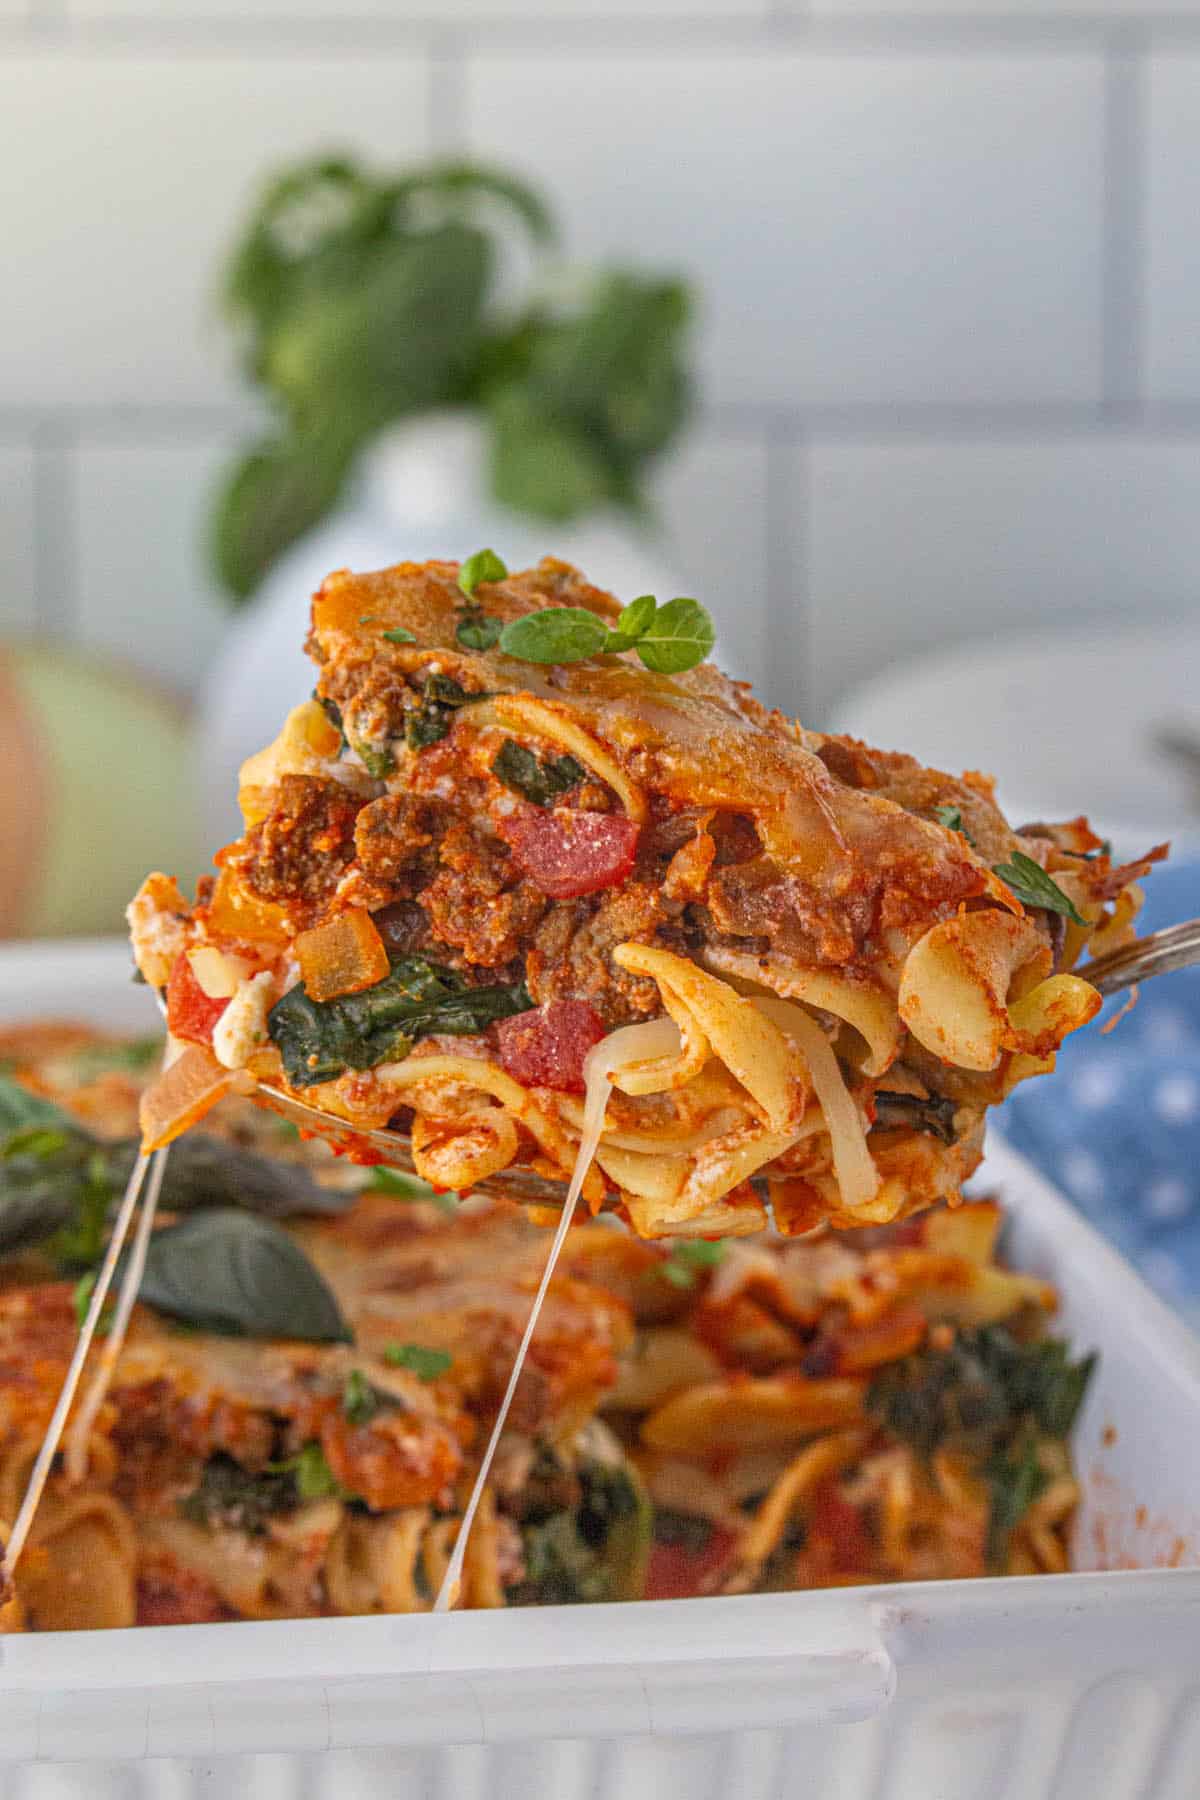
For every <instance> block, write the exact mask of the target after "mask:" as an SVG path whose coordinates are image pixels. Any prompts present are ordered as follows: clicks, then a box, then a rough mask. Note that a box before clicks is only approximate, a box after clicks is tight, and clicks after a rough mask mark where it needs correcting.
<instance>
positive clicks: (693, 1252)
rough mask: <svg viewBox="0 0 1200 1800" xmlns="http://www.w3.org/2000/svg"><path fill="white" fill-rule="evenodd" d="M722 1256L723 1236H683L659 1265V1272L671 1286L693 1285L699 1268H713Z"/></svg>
mask: <svg viewBox="0 0 1200 1800" xmlns="http://www.w3.org/2000/svg"><path fill="white" fill-rule="evenodd" d="M724 1256H725V1240H724V1238H714V1239H710V1238H685V1239H684V1240H683V1242H682V1243H679V1244H676V1245H675V1247H674V1249H673V1250H672V1251H671V1254H670V1256H669V1257H668V1259H667V1261H666V1262H665V1263H662V1264H661V1265H660V1267H661V1273H662V1274H663V1275H664V1276H665V1277H666V1279H667V1280H668V1281H669V1282H670V1283H671V1286H672V1287H677V1288H690V1287H694V1286H695V1285H696V1278H697V1276H698V1275H699V1274H700V1272H701V1270H703V1269H715V1268H716V1267H717V1265H718V1263H720V1262H721V1261H722V1260H723V1258H724Z"/></svg>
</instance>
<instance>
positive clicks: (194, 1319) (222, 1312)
mask: <svg viewBox="0 0 1200 1800" xmlns="http://www.w3.org/2000/svg"><path fill="white" fill-rule="evenodd" d="M139 1292H140V1297H141V1299H142V1300H143V1301H144V1302H145V1303H146V1304H147V1305H148V1306H153V1307H155V1308H157V1310H158V1311H159V1312H162V1313H166V1314H167V1316H168V1317H169V1318H172V1319H182V1320H183V1321H184V1322H185V1323H186V1324H188V1325H194V1326H196V1327H197V1328H198V1329H199V1330H200V1331H212V1332H216V1333H218V1334H219V1335H221V1336H223V1337H253V1338H299V1339H301V1340H302V1341H304V1342H306V1343H312V1344H328V1343H343V1344H345V1343H351V1342H353V1335H352V1333H351V1331H350V1327H349V1326H348V1325H347V1323H346V1321H345V1319H344V1318H343V1317H342V1314H341V1310H340V1308H339V1306H338V1303H337V1300H336V1299H335V1298H334V1295H333V1292H332V1290H331V1289H330V1287H329V1286H328V1284H327V1283H326V1281H325V1280H324V1277H323V1276H321V1275H320V1274H318V1272H317V1270H316V1269H315V1268H314V1266H313V1264H312V1263H311V1262H310V1261H309V1260H308V1257H307V1256H306V1255H305V1254H304V1252H303V1250H302V1249H301V1248H300V1246H299V1244H298V1243H297V1242H296V1241H295V1239H294V1238H291V1237H289V1236H288V1234H287V1232H286V1231H283V1230H282V1229H281V1228H280V1227H279V1226H278V1225H274V1224H272V1223H271V1222H270V1221H269V1220H267V1219H258V1218H255V1217H254V1216H253V1215H252V1214H250V1213H245V1212H237V1211H235V1210H233V1209H232V1208H228V1209H225V1208H222V1209H219V1210H217V1209H214V1210H212V1211H206V1212H199V1213H194V1214H193V1215H192V1216H191V1217H190V1218H187V1219H183V1220H182V1221H181V1222H180V1223H179V1224H178V1225H168V1226H166V1227H165V1228H164V1229H163V1230H161V1231H156V1232H155V1233H154V1234H153V1236H152V1237H151V1239H150V1245H149V1249H148V1251H147V1255H146V1270H145V1274H144V1275H143V1277H142V1285H141V1288H140V1290H139Z"/></svg>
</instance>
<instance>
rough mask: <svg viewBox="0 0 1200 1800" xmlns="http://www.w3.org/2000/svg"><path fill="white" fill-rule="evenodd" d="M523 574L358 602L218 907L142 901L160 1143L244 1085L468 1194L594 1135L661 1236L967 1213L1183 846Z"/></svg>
mask: <svg viewBox="0 0 1200 1800" xmlns="http://www.w3.org/2000/svg"><path fill="white" fill-rule="evenodd" d="M473 560H475V559H473ZM491 562H492V565H493V566H492V567H491V572H492V573H494V574H496V577H497V578H496V579H494V580H490V581H482V582H476V581H474V580H470V581H468V580H467V578H466V568H465V566H464V567H463V568H460V566H459V565H458V564H455V563H450V562H434V563H428V564H423V565H417V564H411V563H406V564H401V565H400V566H398V567H396V568H392V569H387V570H384V571H382V572H381V573H379V574H374V575H362V576H356V575H351V574H348V573H345V572H343V573H340V574H336V575H333V576H331V577H330V578H329V579H328V580H327V581H326V582H325V583H324V585H323V586H322V587H321V589H320V590H319V591H318V593H317V594H316V596H315V597H314V600H313V607H312V627H311V632H310V635H309V639H308V649H309V652H310V654H311V656H312V659H313V662H314V665H315V670H316V687H315V690H314V695H313V698H312V699H311V700H310V701H308V702H306V703H305V704H303V705H301V706H299V707H298V708H297V709H296V710H295V711H294V712H293V713H292V714H291V715H290V717H289V718H288V720H287V721H286V724H285V725H284V728H283V730H282V732H281V734H280V736H279V737H278V738H277V740H276V741H275V742H274V743H273V744H272V745H270V746H269V748H267V749H266V750H264V751H262V752H261V753H260V754H259V755H257V756H255V757H252V758H251V759H250V760H249V761H248V762H247V763H246V764H245V765H244V767H243V769H242V772H241V791H240V801H241V807H242V813H243V817H244V820H245V830H244V832H243V835H242V837H241V838H240V839H239V840H238V841H237V842H236V843H233V844H231V845H229V846H228V847H227V848H225V849H224V850H222V851H221V852H220V853H219V855H218V856H217V859H216V862H217V870H218V872H217V874H216V877H215V879H206V880H205V881H203V882H202V883H201V886H200V890H199V892H198V894H197V896H196V898H195V900H194V902H193V903H189V902H187V901H186V900H185V898H184V897H183V895H182V894H181V893H180V892H179V890H178V889H177V887H176V886H175V884H174V882H173V881H172V880H170V879H169V878H168V877H167V876H165V875H162V874H156V875H152V876H150V877H149V878H148V880H147V881H146V883H145V884H144V885H143V887H142V889H141V890H140V892H139V893H138V895H137V896H136V898H135V899H134V901H133V903H132V905H131V908H130V922H131V929H132V937H133V944H134V950H135V954H136V957H137V961H138V966H139V968H140V970H141V972H142V974H143V975H144V976H145V978H146V979H147V981H149V982H151V983H152V984H153V985H154V986H155V987H157V988H161V989H163V990H164V991H165V995H166V1004H167V1015H168V1021H169V1026H170V1030H171V1032H172V1034H173V1035H174V1037H175V1038H176V1039H177V1040H178V1041H179V1044H180V1046H181V1047H182V1054H181V1055H180V1057H179V1059H178V1060H177V1062H176V1063H175V1065H174V1066H173V1068H172V1069H171V1070H170V1071H169V1072H168V1074H167V1075H166V1076H165V1077H164V1078H163V1083H162V1085H161V1087H160V1088H159V1089H157V1090H156V1091H155V1092H154V1093H152V1095H151V1097H150V1103H149V1104H148V1106H147V1109H146V1113H145V1118H144V1124H145V1141H146V1144H147V1145H148V1146H150V1145H155V1144H161V1143H164V1142H167V1141H168V1140H169V1139H170V1138H171V1137H172V1136H173V1135H175V1134H177V1133H178V1132H179V1131H181V1130H183V1129H184V1128H185V1127H186V1126H187V1125H188V1124H189V1123H190V1122H192V1121H193V1120H194V1119H196V1118H197V1117H199V1116H201V1114H202V1113H203V1111H204V1109H205V1107H206V1106H208V1105H209V1104H211V1102H212V1101H213V1100H214V1099H215V1098H217V1097H218V1096H220V1095H221V1094H223V1093H225V1092H226V1091H227V1090H228V1088H229V1087H230V1085H231V1083H234V1082H236V1081H237V1080H238V1079H244V1077H245V1076H246V1075H247V1074H248V1075H249V1076H251V1077H253V1078H254V1079H255V1080H257V1081H259V1082H262V1083H265V1084H268V1085H269V1086H271V1087H273V1088H275V1089H276V1090H278V1091H279V1092H281V1093H283V1094H285V1095H287V1096H290V1097H292V1098H298V1099H301V1100H303V1101H306V1102H307V1103H309V1104H310V1105H312V1106H315V1107H317V1108H319V1109H321V1110H322V1111H324V1112H325V1113H326V1114H328V1115H332V1116H333V1117H334V1118H336V1119H338V1120H340V1121H343V1122H344V1126H345V1141H346V1142H347V1143H348V1144H349V1145H350V1146H351V1148H352V1150H353V1145H354V1132H355V1130H356V1129H357V1130H359V1131H362V1130H369V1129H373V1128H378V1127H382V1126H391V1127H393V1128H395V1129H397V1130H399V1131H401V1132H404V1133H406V1134H407V1135H408V1137H409V1138H410V1140H411V1146H412V1157H413V1161H414V1164H415V1167H416V1169H417V1170H418V1172H419V1173H420V1174H421V1175H423V1176H424V1177H426V1178H427V1179H428V1180H429V1181H431V1182H433V1183H434V1184H435V1185H436V1186H438V1187H444V1188H452V1189H458V1190H465V1189H469V1188H472V1187H475V1186H478V1185H480V1184H486V1182H487V1181H488V1180H489V1178H491V1177H494V1176H497V1175H498V1174H499V1173H500V1172H501V1171H504V1170H510V1169H511V1170H518V1171H520V1170H525V1171H528V1172H530V1173H532V1174H534V1175H537V1176H540V1177H550V1178H555V1179H559V1180H564V1181H565V1180H567V1179H568V1178H569V1177H570V1176H571V1175H572V1172H573V1170H574V1169H575V1166H576V1164H577V1163H580V1164H584V1163H588V1161H589V1155H588V1152H590V1150H591V1147H592V1146H591V1143H590V1141H588V1142H587V1143H586V1146H585V1149H584V1152H583V1153H582V1154H581V1144H584V1142H585V1138H587V1139H590V1137H591V1136H595V1135H596V1134H597V1133H598V1142H597V1144H596V1149H595V1156H594V1160H592V1161H591V1162H590V1166H589V1168H588V1172H587V1175H586V1180H585V1182H584V1186H583V1195H584V1198H585V1199H586V1200H587V1201H588V1202H589V1203H590V1205H591V1206H592V1207H593V1208H594V1209H599V1208H601V1207H606V1208H608V1209H611V1210H616V1211H618V1212H619V1213H621V1214H622V1215H623V1216H624V1217H626V1218H627V1219H628V1220H629V1221H630V1222H631V1224H632V1225H633V1227H634V1229H635V1231H636V1232H637V1233H638V1234H640V1235H642V1236H645V1237H656V1236H657V1237H663V1236H674V1235H687V1234H691V1235H695V1236H713V1235H721V1234H724V1235H738V1234H745V1233H749V1232H753V1231H757V1230H758V1229H760V1228H761V1226H762V1225H763V1223H764V1221H765V1219H766V1217H767V1211H766V1208H767V1205H768V1204H769V1205H770V1206H771V1208H772V1210H773V1215H774V1218H775V1221H776V1223H777V1224H778V1226H779V1228H780V1229H781V1230H782V1231H784V1232H785V1233H798V1232H803V1231H807V1230H808V1229H810V1228H811V1227H812V1226H814V1225H816V1224H818V1223H821V1222H826V1221H827V1222H830V1223H832V1224H834V1225H837V1226H843V1227H851V1226H861V1225H863V1224H867V1223H880V1222H884V1221H887V1220H890V1219H893V1218H896V1217H898V1216H901V1215H903V1214H905V1213H906V1212H909V1211H913V1210H917V1209H920V1208H924V1207H928V1206H930V1205H931V1204H932V1203H933V1202H935V1201H937V1200H939V1199H943V1198H954V1197H956V1196H957V1195H958V1193H959V1189H960V1184H961V1182H962V1181H963V1179H964V1177H965V1176H967V1175H968V1174H969V1173H970V1172H971V1171H972V1169H973V1168H974V1167H975V1166H976V1164H977V1162H978V1160H979V1156H980V1149H981V1137H982V1128H983V1121H984V1116H985V1113H986V1110H987V1108H988V1107H989V1106H991V1105H993V1104H994V1103H996V1102H997V1101H1000V1100H1002V1099H1003V1098H1004V1096H1005V1095H1006V1094H1007V1093H1008V1092H1009V1091H1010V1089H1011V1088H1012V1086H1013V1085H1014V1083H1016V1082H1018V1081H1020V1080H1022V1079H1024V1078H1025V1077H1027V1076H1030V1075H1034V1074H1040V1073H1043V1072H1045V1071H1047V1070H1049V1069H1050V1068H1052V1067H1053V1064H1054V1058H1055V1052H1056V1050H1057V1048H1058V1045H1059V1043H1060V1042H1061V1040H1062V1038H1063V1037H1064V1036H1065V1035H1066V1033H1068V1032H1070V1031H1073V1030H1074V1029H1075V1028H1076V1027H1077V1026H1079V1025H1081V1024H1083V1023H1084V1022H1085V1021H1086V1020H1088V1019H1090V1018H1091V1017H1092V1016H1093V1014H1094V1013H1095V1012H1096V1010H1097V1009H1098V1007H1099V1005H1100V1000H1099V996H1098V995H1097V994H1096V992H1095V991H1094V989H1092V988H1091V987H1090V986H1089V985H1088V983H1087V981H1086V979H1084V978H1083V977H1081V976H1080V975H1079V974H1077V973H1075V972H1074V970H1075V968H1076V965H1077V964H1078V963H1079V961H1080V959H1081V958H1082V957H1083V956H1084V955H1085V953H1086V952H1087V951H1088V950H1089V949H1094V948H1095V947H1096V945H1097V943H1103V944H1104V945H1105V946H1106V947H1107V946H1109V945H1111V944H1112V943H1113V942H1114V941H1115V940H1116V939H1117V938H1119V937H1120V936H1121V934H1123V933H1128V932H1129V931H1130V920H1131V919H1132V916H1133V914H1134V913H1135V912H1136V910H1137V906H1138V903H1139V896H1138V890H1137V888H1136V885H1135V883H1136V879H1137V878H1138V877H1139V876H1140V875H1141V874H1142V873H1144V872H1145V870H1146V869H1147V867H1148V866H1149V863H1150V862H1151V861H1152V860H1153V859H1154V858H1155V857H1156V856H1158V855H1160V854H1162V852H1161V851H1155V852H1152V853H1151V855H1150V856H1148V857H1147V858H1146V859H1145V860H1144V861H1142V862H1141V863H1138V864H1133V865H1125V866H1121V867H1117V866H1114V863H1113V860H1112V858H1111V856H1110V854H1109V852H1108V849H1107V847H1106V846H1105V845H1103V844H1101V843H1100V841H1099V840H1098V839H1097V838H1096V837H1095V836H1093V834H1092V833H1091V832H1090V831H1089V829H1088V827H1087V825H1086V823H1085V822H1084V821H1083V820H1075V821H1073V822H1071V823H1069V824H1066V825H1062V826H1046V825H1029V826H1026V827H1024V828H1023V830H1021V831H1015V830H1013V829H1012V827H1010V825H1009V824H1008V823H1007V821H1006V820H1005V818H1004V816H1003V815H1002V813H1001V812H1000V810H999V808H998V806H997V805H996V801H995V798H994V795H993V791H992V784H991V782H990V781H989V780H988V779H987V778H986V777H983V776H980V775H976V774H968V775H964V776H962V777H953V776H950V775H944V774H940V773H938V772H937V771H934V770H930V769H926V768H923V767H921V766H920V765H919V764H918V763H916V762H915V761H914V760H913V759H912V758H910V757H907V756H902V755H898V754H891V753H885V752H882V751H876V750H872V749H869V748H868V747H867V746H865V745H863V744H860V743H857V742H853V741H850V740H847V739H844V738H838V737H829V736H823V735H822V734H820V733H818V732H813V731H808V730H805V729H804V728H803V727H802V726H801V725H800V724H798V723H797V722H796V721H794V720H792V719H789V718H785V717H783V716H782V715H781V714H779V713H776V712H769V711H767V710H766V709H765V708H764V707H762V706H761V705H759V703H758V702H757V701H756V700H755V699H754V698H753V697H752V695H751V694H750V693H749V691H748V689H747V688H746V686H745V684H742V683H737V682H733V681H730V680H727V679H726V678H725V676H723V675H722V674H721V673H720V671H719V670H718V669H717V668H715V667H714V666H713V665H711V664H709V663H701V664H699V665H698V666H693V667H685V668H682V669H681V671H680V672H678V673H663V672H661V670H655V669H653V668H649V667H646V666H644V663H643V661H640V660H639V655H640V652H638V651H636V650H635V648H630V647H625V646H627V645H632V644H633V643H634V635H635V633H636V630H638V629H644V622H645V618H646V617H648V616H649V614H651V613H653V609H654V602H653V601H652V600H650V599H649V598H648V597H645V598H644V599H643V600H639V601H636V602H634V603H633V605H632V606H631V607H629V608H626V609H625V610H624V611H622V610H621V609H620V607H619V606H618V603H617V602H616V601H615V600H614V599H613V598H612V597H611V596H610V595H608V594H606V593H603V592H601V591H600V590H598V589H596V588H594V587H592V586H590V585H589V583H588V582H587V581H586V580H585V579H584V577H583V576H582V575H580V574H579V573H578V572H577V571H576V570H574V569H572V568H570V567H568V566H567V565H565V564H563V563H559V562H555V561H553V560H549V559H547V560H546V561H544V562H542V563H541V564H540V565H539V566H538V567H537V568H535V569H531V570H527V571H525V572H523V573H520V574H514V575H511V576H510V575H508V574H506V573H504V572H503V568H502V565H500V564H499V562H498V560H497V559H495V558H492V559H491ZM692 604H693V603H691V602H672V603H671V605H672V607H681V606H683V607H687V606H691V605H692ZM647 609H648V610H647ZM669 611H670V608H664V609H663V612H664V614H666V613H668V612H669ZM581 622H582V623H581ZM581 633H582V636H581ZM581 642H582V643H583V645H584V646H585V647H586V646H587V645H588V644H591V645H593V650H592V652H591V653H588V654H582V655H581V654H580V644H581ZM556 644H557V645H560V646H561V649H560V650H559V651H557V652H556V649H555V646H556ZM556 654H557V655H558V656H559V660H553V658H554V657H555V655H556ZM535 658H536V659H535ZM655 660H656V661H659V662H661V661H662V657H661V655H659V656H658V657H656V659H655ZM678 660H679V659H676V662H678ZM682 660H683V661H685V662H686V660H687V658H686V657H684V658H683V659H682ZM589 1076H590V1077H591V1089H590V1094H591V1107H590V1109H589V1108H588V1105H587V1100H588V1092H587V1082H588V1078H589ZM610 1090H611V1091H610ZM606 1095H607V1104H606V1105H605V1104H604V1102H605V1097H606ZM589 1124H590V1125H591V1126H592V1127H593V1130H592V1131H591V1132H590V1133H589V1132H588V1131H587V1130H586V1127H587V1126H588V1125H589Z"/></svg>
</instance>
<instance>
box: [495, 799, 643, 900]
mask: <svg viewBox="0 0 1200 1800" xmlns="http://www.w3.org/2000/svg"><path fill="white" fill-rule="evenodd" d="M497 830H498V831H499V833H500V836H501V837H502V838H503V839H504V841H505V843H506V844H507V845H508V846H509V848H510V849H511V851H512V853H513V858H514V860H515V861H516V863H517V865H518V867H519V868H520V869H521V870H522V872H523V873H524V874H526V875H528V877H529V879H530V881H532V882H533V883H534V884H535V886H537V887H540V888H541V890H542V892H543V894H549V896H550V898H551V899H552V900H577V899H579V898H580V896H581V895H583V894H598V893H599V892H600V890H601V889H602V888H610V887H616V886H617V885H618V884H619V883H620V882H622V881H624V879H625V877H626V876H627V875H628V874H629V871H630V870H631V869H632V868H633V862H634V858H635V856H636V855H637V846H638V831H639V827H638V826H637V825H635V824H634V822H633V820H632V819H627V818H626V817H625V815H624V814H623V813H592V812H568V811H566V810H565V809H560V810H559V811H557V812H546V811H545V810H544V809H543V808H542V807H540V806H523V807H521V808H519V809H518V810H517V811H514V812H511V813H507V814H505V815H504V816H503V817H502V818H501V819H499V820H498V821H497Z"/></svg>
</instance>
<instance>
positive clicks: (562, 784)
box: [492, 738, 587, 806]
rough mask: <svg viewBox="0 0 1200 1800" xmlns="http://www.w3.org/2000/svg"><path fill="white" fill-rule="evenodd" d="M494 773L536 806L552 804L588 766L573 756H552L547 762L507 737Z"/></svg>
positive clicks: (574, 782) (501, 747)
mask: <svg viewBox="0 0 1200 1800" xmlns="http://www.w3.org/2000/svg"><path fill="white" fill-rule="evenodd" d="M492 774H493V775H494V776H495V777H496V779H497V781H502V782H503V783H504V785H505V787H510V788H512V790H513V792H514V793H517V794H523V795H524V797H525V799H526V800H532V802H533V804H534V805H535V806H552V805H553V804H554V801H555V800H556V799H557V798H558V796H559V795H560V794H566V793H569V792H570V790H571V789H572V788H573V787H578V785H579V783H580V782H581V781H583V780H584V778H585V777H586V775H587V770H586V769H585V768H584V766H583V764H582V763H579V762H576V760H575V758H574V757H573V756H555V757H549V758H547V759H546V760H545V761H544V762H543V761H541V760H540V759H539V758H538V757H536V756H535V755H534V753H533V751H532V750H528V749H526V747H525V745H524V744H518V743H517V742H516V741H515V739H513V738H505V740H504V742H503V743H502V744H501V746H500V748H499V750H498V751H497V752H496V755H495V758H494V759H493V762H492Z"/></svg>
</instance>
